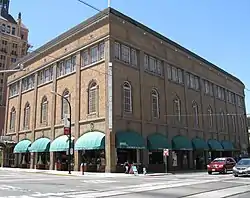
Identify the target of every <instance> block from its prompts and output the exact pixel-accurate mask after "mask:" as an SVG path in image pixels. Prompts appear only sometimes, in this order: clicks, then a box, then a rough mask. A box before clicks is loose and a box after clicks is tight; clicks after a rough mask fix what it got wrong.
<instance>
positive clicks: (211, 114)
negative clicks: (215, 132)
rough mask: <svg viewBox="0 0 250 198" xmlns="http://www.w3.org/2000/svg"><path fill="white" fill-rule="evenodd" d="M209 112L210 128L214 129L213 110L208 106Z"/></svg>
mask: <svg viewBox="0 0 250 198" xmlns="http://www.w3.org/2000/svg"><path fill="white" fill-rule="evenodd" d="M207 114H208V126H209V128H210V129H212V128H213V111H212V108H211V107H208V109H207Z"/></svg>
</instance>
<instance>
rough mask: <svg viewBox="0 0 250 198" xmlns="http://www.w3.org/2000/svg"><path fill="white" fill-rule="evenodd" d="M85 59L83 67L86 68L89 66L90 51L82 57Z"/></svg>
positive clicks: (85, 52)
mask: <svg viewBox="0 0 250 198" xmlns="http://www.w3.org/2000/svg"><path fill="white" fill-rule="evenodd" d="M82 58H83V66H86V65H88V64H89V52H88V50H85V51H84V52H83V55H82Z"/></svg>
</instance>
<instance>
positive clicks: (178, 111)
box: [174, 97, 181, 122]
mask: <svg viewBox="0 0 250 198" xmlns="http://www.w3.org/2000/svg"><path fill="white" fill-rule="evenodd" d="M174 114H175V116H176V120H177V121H178V122H181V101H180V99H179V98H178V97H176V98H175V99H174Z"/></svg>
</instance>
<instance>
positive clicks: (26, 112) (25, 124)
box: [23, 102, 30, 129]
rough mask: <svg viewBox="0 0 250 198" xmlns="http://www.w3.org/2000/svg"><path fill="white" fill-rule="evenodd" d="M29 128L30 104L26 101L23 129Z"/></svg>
mask: <svg viewBox="0 0 250 198" xmlns="http://www.w3.org/2000/svg"><path fill="white" fill-rule="evenodd" d="M29 128H30V104H29V103H28V102H27V103H26V105H25V107H24V116H23V129H29Z"/></svg>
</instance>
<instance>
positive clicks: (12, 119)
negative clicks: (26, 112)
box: [10, 107, 16, 131]
mask: <svg viewBox="0 0 250 198" xmlns="http://www.w3.org/2000/svg"><path fill="white" fill-rule="evenodd" d="M15 124H16V109H15V108H14V107H12V109H11V111H10V130H11V131H15Z"/></svg>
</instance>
